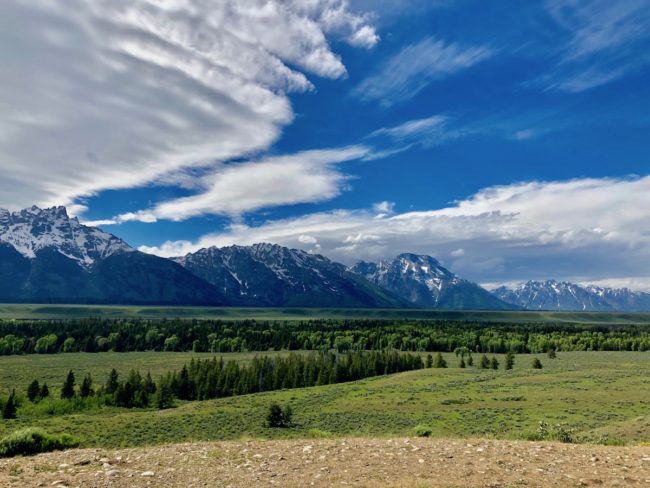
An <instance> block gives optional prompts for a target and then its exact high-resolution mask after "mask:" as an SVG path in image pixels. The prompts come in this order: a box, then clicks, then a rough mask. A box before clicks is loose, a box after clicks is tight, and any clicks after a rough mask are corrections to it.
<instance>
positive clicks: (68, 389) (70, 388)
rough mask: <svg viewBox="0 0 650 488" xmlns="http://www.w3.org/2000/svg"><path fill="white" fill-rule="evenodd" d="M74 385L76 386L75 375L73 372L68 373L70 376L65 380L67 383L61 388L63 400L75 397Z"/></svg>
mask: <svg viewBox="0 0 650 488" xmlns="http://www.w3.org/2000/svg"><path fill="white" fill-rule="evenodd" d="M74 385H75V379H74V373H73V372H72V370H70V371H68V376H67V377H66V379H65V382H64V383H63V387H62V388H61V398H63V399H70V398H72V397H73V396H74Z"/></svg>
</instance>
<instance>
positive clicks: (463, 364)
mask: <svg viewBox="0 0 650 488" xmlns="http://www.w3.org/2000/svg"><path fill="white" fill-rule="evenodd" d="M458 367H459V368H464V367H465V360H464V359H463V358H460V362H459V363H458Z"/></svg>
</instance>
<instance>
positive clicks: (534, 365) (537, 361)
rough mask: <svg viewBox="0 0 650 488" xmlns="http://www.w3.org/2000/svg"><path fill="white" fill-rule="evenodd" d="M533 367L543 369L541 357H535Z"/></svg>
mask: <svg viewBox="0 0 650 488" xmlns="http://www.w3.org/2000/svg"><path fill="white" fill-rule="evenodd" d="M532 366H533V369H542V367H543V366H542V362H541V361H540V360H539V358H535V359H533V364H532Z"/></svg>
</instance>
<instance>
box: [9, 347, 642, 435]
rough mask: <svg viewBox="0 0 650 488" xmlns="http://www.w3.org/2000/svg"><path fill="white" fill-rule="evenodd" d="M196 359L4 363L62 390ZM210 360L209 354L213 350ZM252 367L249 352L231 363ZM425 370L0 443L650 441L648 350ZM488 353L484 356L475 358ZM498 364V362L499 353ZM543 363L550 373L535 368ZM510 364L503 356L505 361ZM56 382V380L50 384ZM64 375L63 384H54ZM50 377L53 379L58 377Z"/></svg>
mask: <svg viewBox="0 0 650 488" xmlns="http://www.w3.org/2000/svg"><path fill="white" fill-rule="evenodd" d="M193 356H195V357H196V355H193V354H191V353H176V354H175V353H119V354H117V353H98V354H83V353H71V354H59V355H55V356H35V355H31V356H14V357H2V358H0V377H1V381H2V382H3V386H5V387H6V386H7V385H10V386H16V387H17V388H18V387H22V388H24V386H26V385H25V381H24V379H27V378H29V379H32V378H38V379H47V380H48V382H50V381H51V383H50V385H51V387H52V391H53V392H55V393H58V385H59V383H60V382H61V381H62V380H63V375H64V374H65V372H66V371H67V370H68V369H70V368H72V369H74V370H75V372H76V373H77V374H78V377H81V375H82V374H83V373H85V372H87V371H90V372H93V374H94V375H95V376H96V378H97V381H98V382H100V381H101V380H102V378H103V377H102V374H105V372H106V370H107V369H108V368H110V367H117V368H119V369H121V370H122V371H126V370H128V369H130V368H140V369H141V370H145V369H146V370H150V371H151V372H152V375H156V374H159V373H162V372H164V371H165V370H167V369H177V368H178V367H179V366H180V365H181V364H182V363H184V362H186V361H188V360H189V359H190V358H191V357H193ZM202 356H203V357H205V356H208V357H209V356H212V355H210V354H203V355H202ZM224 357H228V358H231V359H232V358H238V359H241V360H242V361H246V360H249V359H250V358H251V357H252V354H250V353H244V354H230V355H224ZM444 357H445V359H446V360H447V362H448V364H449V368H447V369H435V368H434V369H424V370H418V371H411V372H406V373H400V374H396V375H391V376H383V377H375V378H370V379H365V380H361V381H356V382H351V383H342V384H336V385H328V386H319V387H313V388H304V389H293V390H282V391H274V392H267V393H258V394H254V395H245V396H239V397H230V398H221V399H217V400H208V401H201V402H198V401H197V402H188V403H183V402H180V401H176V407H175V408H172V409H169V410H162V411H158V410H124V409H117V408H112V407H105V408H103V409H100V410H98V411H92V412H82V413H76V414H71V415H62V416H42V415H38V416H33V417H30V416H28V415H21V413H20V409H19V415H18V419H16V420H8V421H3V422H0V436H2V435H5V434H6V433H8V432H11V431H13V430H15V429H18V428H20V427H25V426H37V427H42V428H43V429H45V430H46V431H47V432H49V433H53V434H56V433H64V432H65V433H68V434H72V435H74V436H75V437H77V438H79V439H80V440H81V445H82V446H103V447H119V446H139V445H150V444H159V443H172V442H183V441H194V440H220V439H236V438H246V437H255V438H274V437H314V436H316V437H318V436H334V437H338V436H395V435H400V436H401V435H404V436H409V435H413V434H414V429H415V428H416V426H418V425H424V426H426V427H427V428H428V429H429V430H430V431H431V435H433V436H454V437H467V436H480V437H489V438H508V439H516V438H526V437H527V436H530V435H532V434H534V433H535V432H537V430H538V425H539V422H540V421H544V422H547V423H548V424H549V425H551V426H554V425H556V424H562V425H563V429H565V430H567V431H570V432H571V435H572V437H573V438H574V440H576V441H578V442H596V443H615V444H618V443H627V444H638V443H644V442H648V441H650V352H560V353H558V354H557V358H556V359H550V358H548V357H547V356H546V355H541V354H540V355H523V354H522V355H517V356H516V360H515V367H514V369H513V370H511V371H505V370H503V369H499V370H479V369H476V368H475V367H474V368H471V367H468V368H465V369H461V368H459V367H458V358H456V357H455V356H454V354H451V353H448V354H444ZM479 357H480V355H475V356H474V360H475V362H478V361H477V359H478V358H479ZM489 357H491V355H489ZM534 357H538V358H539V359H540V360H541V361H542V363H543V366H544V367H543V369H541V370H534V369H532V368H531V362H532V360H533V358H534ZM497 358H498V360H499V361H500V363H501V365H503V362H504V357H503V356H502V355H498V356H497ZM48 375H49V376H48ZM57 376H58V377H59V380H58V381H56V380H55V377H57ZM49 378H52V380H50V379H49ZM273 402H278V403H280V404H282V405H287V404H288V405H291V407H292V409H293V412H294V422H295V426H294V427H293V428H290V429H269V428H267V427H265V425H264V418H265V415H266V412H267V410H268V407H269V405H270V404H271V403H273Z"/></svg>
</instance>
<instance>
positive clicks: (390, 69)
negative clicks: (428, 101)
mask: <svg viewBox="0 0 650 488" xmlns="http://www.w3.org/2000/svg"><path fill="white" fill-rule="evenodd" d="M493 54H494V50H493V49H491V48H490V47H487V46H478V47H472V46H462V45H459V44H456V43H445V42H444V41H442V40H439V39H435V38H433V37H427V38H425V39H423V40H422V41H420V42H418V43H416V44H411V45H408V46H406V47H404V48H403V49H402V50H401V51H400V52H398V53H397V54H395V55H394V56H392V57H391V58H389V59H388V60H386V61H385V62H384V63H383V64H382V66H381V67H380V68H379V70H378V71H377V72H376V73H374V74H373V75H371V76H369V77H368V78H366V79H365V80H363V81H362V82H361V83H360V84H359V85H357V87H356V88H355V89H354V90H353V94H354V95H355V96H356V97H358V98H360V99H361V100H364V101H380V103H382V104H384V105H391V104H394V103H398V102H405V101H407V100H410V99H411V98H413V97H414V96H416V95H417V94H418V93H419V92H420V91H421V90H423V89H424V88H425V87H426V86H428V85H429V84H430V83H432V82H433V81H435V80H441V79H444V78H446V77H448V76H451V75H453V74H455V73H457V72H459V71H462V70H463V69H467V68H469V67H471V66H473V65H475V64H477V63H479V62H481V61H484V60H485V59H487V58H489V57H491V56H492V55H493Z"/></svg>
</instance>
